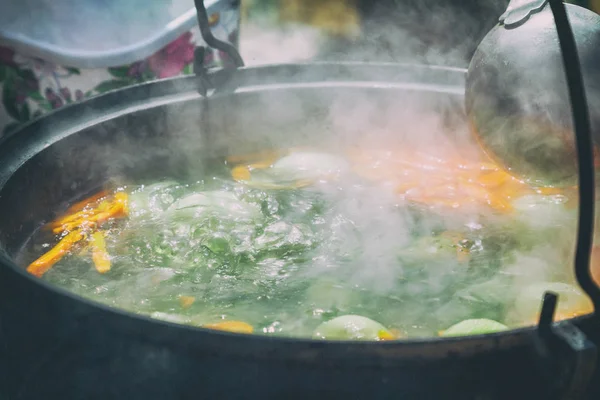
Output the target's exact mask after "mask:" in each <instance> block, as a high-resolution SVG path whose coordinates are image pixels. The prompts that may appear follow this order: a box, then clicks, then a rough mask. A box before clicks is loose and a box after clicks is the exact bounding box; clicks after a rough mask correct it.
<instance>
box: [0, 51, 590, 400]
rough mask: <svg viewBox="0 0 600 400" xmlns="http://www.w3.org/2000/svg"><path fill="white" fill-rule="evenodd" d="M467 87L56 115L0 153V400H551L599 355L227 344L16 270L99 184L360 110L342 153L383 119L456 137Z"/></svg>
mask: <svg viewBox="0 0 600 400" xmlns="http://www.w3.org/2000/svg"><path fill="white" fill-rule="evenodd" d="M464 74H465V71H464V70H461V69H450V68H435V67H424V66H411V65H393V64H361V63H352V64H349V63H348V64H328V63H323V64H311V65H287V66H266V67H260V68H246V69H240V70H238V71H237V72H228V71H223V70H222V71H218V72H214V73H212V74H211V75H210V78H211V80H212V81H213V83H214V84H215V85H216V87H218V88H219V89H218V90H216V91H215V93H213V94H212V95H211V96H210V97H209V98H208V99H206V98H202V97H200V96H199V95H198V94H197V92H196V83H197V82H196V78H195V77H193V76H190V77H182V78H176V79H170V80H163V81H157V82H153V83H147V84H143V85H140V86H135V87H131V88H127V89H122V90H118V91H114V92H111V93H107V94H105V95H103V96H100V97H96V98H93V99H90V100H87V101H85V102H82V103H79V104H75V105H70V106H67V107H65V108H63V109H61V110H60V111H57V112H54V113H51V114H49V115H47V116H45V117H44V118H42V119H40V120H37V121H34V122H32V123H30V124H29V125H28V126H26V127H24V128H23V129H22V130H20V131H19V132H16V133H15V134H13V135H11V136H9V137H8V138H5V139H4V140H3V142H2V143H1V144H0V247H1V251H0V379H1V381H0V398H2V399H10V400H13V399H36V400H38V399H86V400H90V399H128V400H136V399H144V400H147V399H216V398H244V399H247V398H261V399H265V398H282V399H285V398H302V399H310V398H327V399H332V398H352V399H374V398H378V399H387V398H390V399H419V400H423V399H521V398H530V399H551V398H561V397H559V396H561V395H562V394H563V389H565V388H566V387H567V386H568V384H569V382H571V381H570V379H571V378H572V373H573V371H575V369H576V368H575V367H574V366H575V365H579V366H581V365H582V364H583V365H587V364H586V363H582V362H581V360H582V359H583V360H587V361H590V360H591V362H592V364H593V362H595V361H596V360H595V358H594V357H595V354H593V353H591V354H592V355H593V357H592V358H589V353H588V358H585V357H583V358H582V357H581V354H580V353H570V352H568V351H562V350H561V351H559V350H558V349H559V347H560V346H558V347H557V348H556V349H555V348H554V347H548V349H550V351H549V353H547V354H546V356H542V354H543V353H544V352H543V351H541V350H540V349H543V348H545V347H544V346H545V344H544V343H546V342H545V341H544V340H542V336H543V335H541V334H540V330H536V329H533V328H531V329H522V330H515V331H510V332H507V333H502V334H493V335H487V336H474V337H467V338H457V339H430V340H409V341H399V342H377V343H356V342H323V341H313V340H295V339H286V338H272V337H264V336H251V335H248V336H246V335H237V334H232V333H226V332H217V331H210V330H205V329H201V328H196V327H190V326H183V325H175V324H171V323H168V322H161V321H156V320H151V319H149V318H145V317H142V316H138V315H134V314H131V313H128V312H124V311H120V310H117V309H111V308H108V307H106V306H103V305H100V304H96V303H93V302H90V301H88V300H85V299H82V298H79V297H77V296H75V295H73V294H70V293H68V292H65V291H63V290H61V289H60V288H56V287H53V286H51V285H49V284H46V283H45V282H44V281H41V280H39V279H37V278H35V277H33V276H30V275H28V274H27V273H26V272H25V270H24V269H23V266H22V265H20V263H19V257H20V253H21V251H22V248H23V246H24V245H25V244H26V242H27V240H28V238H29V237H30V236H31V235H32V233H34V232H35V230H36V229H38V228H39V227H40V226H41V225H42V224H43V223H44V222H47V221H49V220H50V219H52V218H53V217H54V213H55V212H56V211H57V210H61V209H63V208H64V206H65V204H67V203H69V202H71V201H73V200H76V199H79V198H81V197H82V196H85V195H87V194H89V193H91V192H93V191H94V190H96V189H97V188H98V187H100V186H101V185H102V183H104V182H106V180H108V179H128V180H135V179H141V178H147V177H153V178H156V179H162V178H165V177H168V176H174V175H181V174H190V173H192V174H194V175H196V176H198V175H201V173H202V169H203V162H204V161H203V160H205V159H206V158H207V157H205V156H208V155H214V154H221V155H225V154H228V153H231V154H234V153H242V152H248V151H252V150H253V149H260V148H263V147H264V146H267V145H274V146H278V145H285V146H295V145H302V144H323V143H325V142H326V141H327V140H329V138H330V137H332V135H327V134H324V133H323V132H324V130H331V129H332V128H333V127H332V121H331V120H330V119H328V118H329V117H328V115H331V112H332V110H335V109H337V110H339V109H342V110H344V107H346V109H347V113H348V115H349V116H350V115H353V114H356V113H357V112H360V109H359V108H357V107H358V106H357V103H356V101H358V99H361V101H362V100H364V99H367V100H368V102H364V101H362V103H361V105H360V107H364V105H365V104H370V107H369V109H368V114H369V116H370V117H369V118H366V119H365V120H364V121H363V122H360V123H357V122H352V123H348V124H347V126H345V127H344V128H345V129H346V130H347V131H348V132H349V133H348V135H347V137H345V138H342V140H347V141H348V142H352V141H353V140H355V139H356V137H358V136H361V135H362V136H364V135H365V134H366V132H371V133H372V134H373V135H376V132H377V131H378V130H379V131H381V130H385V129H389V126H388V127H386V126H383V125H382V124H383V122H382V121H389V120H390V118H391V117H390V116H392V117H393V116H396V117H397V118H403V117H402V115H401V114H402V112H398V111H399V110H398V109H397V108H392V107H391V106H390V104H394V105H395V107H397V105H398V104H404V105H405V106H406V107H405V108H413V107H425V108H427V109H429V110H432V111H433V112H435V113H436V115H439V116H440V118H442V120H443V121H444V123H445V124H447V125H449V126H450V127H454V128H455V129H457V130H458V131H461V130H465V129H463V128H464V117H463V107H462V102H463V91H464ZM336 107H337V108H336ZM353 107H354V108H353ZM342 114H343V112H342ZM342 122H343V121H342ZM342 122H340V121H338V122H337V123H342ZM398 122H401V121H398ZM395 126H397V127H398V126H401V125H395ZM377 128H384V129H377ZM355 135H357V136H355ZM373 139H374V140H376V136H374V137H373ZM337 140H340V138H337ZM572 322H573V325H571V327H578V328H579V329H580V330H581V331H582V332H583V333H584V334H585V335H586V336H587V337H588V338H590V339H592V340H596V339H598V337H599V336H600V335H599V334H598V329H597V327H596V326H595V324H594V321H593V319H592V318H586V317H584V318H582V319H578V320H576V321H572ZM568 323H570V322H568ZM559 325H560V324H559ZM556 352H558V353H556ZM559 356H560V362H557V363H555V362H554V361H556V360H555V357H559ZM590 371H591V369H589V368H588V370H587V373H589V372H590ZM575 372H576V378H577V377H584V378H585V373H586V371H583V372H582V370H577V371H575ZM583 380H585V379H583ZM599 383H600V379H598V377H596V378H595V379H594V384H595V385H596V386H598V385H599ZM590 390H591V391H588V393H591V394H590V395H591V396H592V397H591V398H599V397H598V392H593V390H597V389H596V388H594V387H592V388H591V389H590Z"/></svg>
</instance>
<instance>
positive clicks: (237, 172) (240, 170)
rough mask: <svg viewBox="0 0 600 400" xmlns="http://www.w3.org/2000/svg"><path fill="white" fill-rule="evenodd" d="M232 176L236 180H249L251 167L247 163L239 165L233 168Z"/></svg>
mask: <svg viewBox="0 0 600 400" xmlns="http://www.w3.org/2000/svg"><path fill="white" fill-rule="evenodd" d="M231 177H232V178H233V179H235V180H236V181H249V180H250V177H251V175H250V168H249V167H248V166H246V165H238V166H237V167H234V168H232V169H231Z"/></svg>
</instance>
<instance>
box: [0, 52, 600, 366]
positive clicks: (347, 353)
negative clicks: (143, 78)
mask: <svg viewBox="0 0 600 400" xmlns="http://www.w3.org/2000/svg"><path fill="white" fill-rule="evenodd" d="M331 69H335V70H336V71H337V72H340V71H345V72H347V73H348V74H346V75H344V78H345V79H346V80H344V79H342V80H335V79H334V80H333V81H335V82H337V83H339V84H340V85H344V84H347V83H348V80H347V79H348V78H349V77H350V75H352V74H357V75H358V76H360V77H361V78H362V79H363V80H362V81H361V82H363V83H365V84H367V85H372V84H373V83H374V82H387V83H388V84H389V85H391V87H392V86H393V85H394V84H400V85H402V84H403V83H404V86H406V85H407V82H402V80H401V79H400V78H402V76H405V75H403V73H404V74H406V73H409V74H413V75H412V76H413V77H414V74H415V73H416V74H419V73H423V74H430V75H431V73H433V74H434V76H435V77H437V78H439V79H441V80H444V78H448V77H451V79H450V83H446V84H444V83H443V82H439V84H438V85H440V87H443V86H446V89H448V88H450V87H453V88H454V89H453V90H451V92H453V93H454V94H456V95H459V96H463V94H464V93H463V91H464V86H457V85H456V83H458V82H461V81H462V82H463V83H464V75H465V73H466V70H465V69H462V68H453V67H443V66H427V65H418V64H399V63H369V62H322V63H306V64H273V65H265V66H258V67H248V68H242V69H239V70H237V71H233V72H232V71H227V70H217V71H212V72H211V73H210V74H211V76H212V77H213V79H214V80H216V81H219V82H220V86H219V90H218V91H217V93H216V94H215V95H224V94H226V95H229V94H235V92H236V90H239V89H240V87H241V86H247V90H257V91H259V90H265V87H264V86H263V87H262V88H259V87H258V86H256V84H257V80H263V85H266V86H268V84H269V82H270V83H271V84H277V85H281V84H289V85H292V86H303V85H305V86H306V85H310V84H315V83H316V84H318V83H319V82H322V81H320V80H315V81H314V82H308V81H300V82H299V81H298V80H296V78H297V77H298V76H299V75H301V74H302V73H303V72H315V70H317V71H321V72H324V71H327V70H331ZM366 69H369V70H370V71H373V70H375V69H376V70H377V72H378V74H377V78H375V77H374V76H373V75H372V72H370V73H369V74H365V72H367V71H366ZM274 72H277V73H274ZM382 72H383V73H386V74H387V75H386V76H385V79H381V74H380V73H382ZM278 73H279V74H278ZM436 74H437V75H436ZM286 78H287V80H288V81H287V82H286ZM309 81H310V79H309ZM453 83H454V84H453ZM253 84H254V86H253ZM194 85H195V77H194V76H184V77H176V78H169V79H163V80H158V81H153V82H147V83H143V84H140V85H135V86H131V87H127V88H122V89H118V90H115V91H111V92H108V93H105V94H103V95H101V96H97V97H94V98H91V99H88V100H86V101H83V102H81V103H75V104H71V105H68V106H65V107H63V108H61V109H59V110H56V111H54V112H52V113H49V114H47V115H45V116H44V117H42V118H40V119H39V120H35V121H32V122H30V123H29V124H27V125H26V126H24V127H22V128H21V129H20V130H18V131H17V132H15V133H13V134H11V135H9V136H8V137H5V138H3V140H2V141H0V160H8V162H5V163H2V164H1V165H0V196H1V193H2V189H3V187H4V185H5V184H6V182H7V181H8V179H10V176H12V175H13V174H14V173H15V172H16V171H17V170H18V169H19V168H21V166H22V165H23V164H24V163H25V162H26V161H27V160H28V159H30V158H31V157H33V156H34V155H35V154H37V153H39V152H41V151H43V149H44V148H46V147H48V146H49V145H51V144H53V143H54V142H57V141H59V140H61V139H63V138H65V137H67V136H69V135H71V134H74V133H76V132H78V131H80V130H82V129H84V128H87V127H89V126H92V125H95V124H99V123H102V122H104V121H107V120H110V119H113V118H116V117H118V116H120V115H124V114H128V113H131V112H133V111H135V110H137V109H139V108H141V107H142V108H151V107H158V106H163V105H167V104H170V103H176V102H179V101H187V100H191V99H198V98H200V96H199V95H198V94H197V93H196V92H195V89H194V88H195V86H194ZM413 85H416V84H415V83H414V82H413ZM422 86H423V87H425V86H427V85H426V84H425V85H422ZM184 87H186V88H187V89H186V90H182V88H184ZM123 93H127V94H128V96H123ZM132 98H135V99H137V100H138V101H134V102H132ZM87 108H91V109H94V112H98V111H100V112H101V113H102V116H101V117H96V118H95V119H92V120H90V118H89V115H86V112H85V110H86V109H87ZM63 117H65V118H64V119H63ZM57 126H58V127H57ZM49 127H51V128H49ZM50 131H53V132H54V133H53V134H51V132H50ZM57 131H59V132H61V133H60V134H56V132H57ZM50 137H52V139H53V140H50ZM32 143H33V144H34V145H32ZM0 269H2V270H4V271H5V272H6V273H9V274H11V275H13V277H15V278H17V279H19V280H28V282H30V283H28V284H27V285H29V286H31V288H32V290H35V289H37V290H39V291H45V292H47V294H50V295H52V296H57V297H62V300H64V301H65V302H71V303H73V304H77V305H78V306H80V307H82V308H83V309H84V310H85V311H84V314H85V315H86V316H91V317H93V318H95V319H100V320H102V319H106V318H111V319H113V320H114V321H118V329H119V330H120V331H121V332H129V333H130V334H132V335H137V336H139V335H141V332H144V336H145V339H146V340H148V341H153V342H156V343H161V342H163V341H166V342H168V345H169V346H173V345H181V346H190V345H191V344H192V343H195V342H207V343H208V342H211V343H213V345H214V347H215V348H218V349H219V354H223V353H222V352H223V349H228V353H229V356H232V357H234V356H238V357H243V356H244V354H247V355H248V356H251V357H253V358H256V357H266V358H269V359H272V358H273V357H276V358H277V357H281V358H284V359H290V358H293V359H294V360H296V361H311V360H312V361H314V360H318V361H319V362H323V361H325V360H330V361H334V360H338V361H339V360H348V359H352V360H353V361H354V364H356V365H358V364H361V363H360V362H358V363H357V362H356V361H357V358H360V357H364V361H365V363H366V364H370V362H369V360H370V361H371V362H375V363H376V364H377V365H379V366H381V365H382V363H383V364H385V362H389V361H392V362H393V361H398V360H399V359H404V360H409V359H412V360H423V361H426V360H431V359H439V358H446V357H464V356H469V355H472V354H477V353H482V352H489V351H498V350H507V349H509V348H514V347H529V346H530V345H531V343H532V341H533V340H534V336H535V327H524V328H518V329H511V330H509V331H507V332H499V333H493V334H486V335H472V336H464V337H453V338H427V339H424V338H415V339H403V340H398V341H388V342H356V341H322V340H315V339H308V338H293V337H291V338H290V337H271V336H263V335H244V334H236V333H229V332H221V331H214V330H210V329H206V328H201V327H196V326H189V325H183V324H175V323H170V322H167V321H161V320H156V319H152V318H150V317H147V316H143V315H139V314H135V313H133V312H130V311H127V310H124V309H120V308H113V307H109V306H107V305H104V304H101V303H97V302H94V301H92V300H88V299H86V298H83V297H80V296H77V295H76V294H74V293H71V292H69V291H67V290H65V289H62V288H60V287H56V286H54V285H51V284H49V283H47V282H44V281H40V280H39V279H37V278H35V277H33V276H31V275H30V274H28V273H27V272H26V271H25V270H24V269H23V268H21V267H19V266H17V265H16V263H15V262H13V261H12V260H11V259H10V257H9V256H8V254H6V252H5V251H4V250H3V249H2V248H1V247H0ZM90 319H91V318H90ZM90 319H88V318H82V319H80V320H78V321H77V322H76V323H77V324H84V325H85V323H86V322H85V321H86V320H87V321H90ZM574 320H575V321H577V322H578V323H579V322H581V323H583V324H585V323H587V322H588V321H590V320H591V316H590V315H587V316H583V317H580V318H576V319H574ZM571 321H573V320H571ZM96 324H97V322H96ZM114 325H115V326H116V325H117V324H114ZM149 332H152V334H149ZM174 336H176V337H177V338H178V342H179V343H173V340H172V339H173V337H174ZM432 345H433V346H432ZM191 346H192V347H193V345H191ZM204 346H210V344H206V343H205V344H204ZM246 347H251V348H252V350H249V351H244V349H245V348H246ZM290 354H295V355H296V356H295V357H290Z"/></svg>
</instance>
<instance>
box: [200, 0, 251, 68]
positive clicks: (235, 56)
mask: <svg viewBox="0 0 600 400" xmlns="http://www.w3.org/2000/svg"><path fill="white" fill-rule="evenodd" d="M194 4H195V6H196V14H197V16H198V25H199V27H200V33H201V34H202V39H204V42H205V43H206V44H207V45H208V46H209V47H212V48H213V49H217V50H221V51H223V52H224V53H225V54H227V55H228V56H229V58H230V59H231V60H232V61H233V63H234V64H235V66H236V68H239V67H243V66H244V60H243V59H242V56H241V55H240V53H239V52H238V51H237V49H236V48H235V46H233V45H232V44H231V43H227V42H224V41H222V40H219V39H217V38H216V37H215V36H214V35H213V33H212V31H211V30H210V23H209V22H208V12H207V11H206V6H205V5H204V0H194Z"/></svg>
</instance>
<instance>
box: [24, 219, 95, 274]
mask: <svg viewBox="0 0 600 400" xmlns="http://www.w3.org/2000/svg"><path fill="white" fill-rule="evenodd" d="M84 237H85V235H84V234H83V233H82V232H81V231H79V230H77V231H73V232H70V233H69V234H68V235H66V236H65V237H64V238H62V239H61V241H60V242H58V244H57V245H56V246H54V247H53V248H52V249H51V250H50V251H49V252H47V253H46V254H44V255H43V256H41V257H40V258H38V259H37V260H35V261H34V262H32V263H31V264H30V265H29V267H27V272H29V273H30V274H32V275H35V276H37V277H38V278H39V277H41V276H42V275H44V274H45V273H46V272H48V270H49V269H50V268H52V267H53V266H54V264H56V263H57V262H58V261H60V260H61V259H62V258H63V257H64V256H65V255H67V254H68V252H69V251H70V250H71V248H72V247H73V246H74V245H75V244H76V243H77V242H79V241H80V240H82V239H83V238H84Z"/></svg>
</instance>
